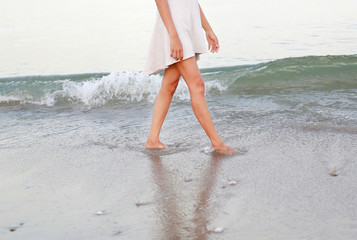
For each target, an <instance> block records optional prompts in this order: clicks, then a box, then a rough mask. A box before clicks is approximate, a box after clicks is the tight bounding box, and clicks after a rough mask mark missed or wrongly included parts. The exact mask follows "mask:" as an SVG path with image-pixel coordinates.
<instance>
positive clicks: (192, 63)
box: [175, 57, 202, 88]
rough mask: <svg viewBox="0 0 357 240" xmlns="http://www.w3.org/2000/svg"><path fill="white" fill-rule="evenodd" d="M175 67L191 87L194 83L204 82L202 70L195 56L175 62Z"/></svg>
mask: <svg viewBox="0 0 357 240" xmlns="http://www.w3.org/2000/svg"><path fill="white" fill-rule="evenodd" d="M175 67H176V69H177V70H178V72H179V74H180V75H181V76H182V77H183V79H184V80H185V82H186V84H187V86H188V87H189V88H190V86H191V85H192V84H197V82H202V77H201V72H200V70H199V68H198V66H197V61H196V58H195V57H191V58H188V59H185V60H183V61H182V62H177V63H175Z"/></svg>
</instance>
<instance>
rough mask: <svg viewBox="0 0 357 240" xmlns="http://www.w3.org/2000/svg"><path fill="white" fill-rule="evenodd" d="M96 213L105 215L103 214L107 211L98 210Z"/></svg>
mask: <svg viewBox="0 0 357 240" xmlns="http://www.w3.org/2000/svg"><path fill="white" fill-rule="evenodd" d="M96 214H97V215H103V214H105V211H97V212H96Z"/></svg>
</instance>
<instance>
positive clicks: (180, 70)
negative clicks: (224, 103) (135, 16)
mask: <svg viewBox="0 0 357 240" xmlns="http://www.w3.org/2000/svg"><path fill="white" fill-rule="evenodd" d="M156 5H157V7H158V10H159V13H160V16H161V18H162V20H163V22H164V24H165V27H166V29H167V31H168V33H169V35H170V49H171V57H173V58H174V59H176V60H180V62H177V63H175V64H172V65H170V66H169V67H168V68H167V69H166V70H165V73H164V77H163V80H162V84H161V89H160V92H159V94H158V96H157V98H156V101H155V106H154V112H153V119H152V124H151V130H150V133H149V137H148V140H147V142H146V145H145V148H148V149H162V148H165V147H166V145H165V144H163V143H162V142H160V139H159V134H160V130H161V127H162V124H163V122H164V120H165V117H166V114H167V112H168V110H169V107H170V104H171V100H172V97H173V95H174V93H175V90H176V88H177V85H178V82H179V79H180V77H181V76H182V77H183V79H184V80H185V82H186V84H187V86H188V89H189V91H190V97H191V104H192V109H193V112H194V114H195V116H196V118H197V120H198V121H199V123H200V124H201V126H202V128H203V129H204V131H205V132H206V134H207V136H208V137H209V139H210V140H211V143H212V147H213V148H214V149H215V151H217V152H219V153H222V154H234V153H237V151H236V150H235V149H233V148H231V147H229V146H228V145H226V144H224V142H223V141H222V140H221V139H220V138H219V136H218V134H217V131H216V129H215V127H214V124H213V122H212V119H211V115H210V113H209V110H208V107H207V103H206V99H205V96H204V93H205V85H204V82H203V80H202V76H201V73H200V70H199V69H198V66H197V62H196V59H195V58H194V57H191V58H188V59H185V60H183V61H182V58H183V50H182V43H181V41H180V38H179V36H178V34H177V31H176V28H175V25H174V23H173V20H172V16H171V13H170V9H169V6H168V3H167V0H156ZM200 15H201V22H202V28H203V29H204V30H205V31H206V38H207V42H208V49H209V50H210V51H211V52H212V53H214V52H218V50H219V44H218V39H217V37H216V35H215V34H214V32H213V30H212V28H211V26H210V25H209V23H208V21H207V19H206V17H205V15H204V14H203V11H202V9H201V7H200Z"/></svg>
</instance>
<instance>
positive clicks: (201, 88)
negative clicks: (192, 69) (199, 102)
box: [190, 75, 205, 95]
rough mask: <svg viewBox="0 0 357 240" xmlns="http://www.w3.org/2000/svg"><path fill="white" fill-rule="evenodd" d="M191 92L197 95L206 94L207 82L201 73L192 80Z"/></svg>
mask: <svg viewBox="0 0 357 240" xmlns="http://www.w3.org/2000/svg"><path fill="white" fill-rule="evenodd" d="M190 93H191V94H195V95H204V94H205V83H204V81H203V79H202V77H201V75H199V76H196V77H195V78H194V81H192V84H191V88H190Z"/></svg>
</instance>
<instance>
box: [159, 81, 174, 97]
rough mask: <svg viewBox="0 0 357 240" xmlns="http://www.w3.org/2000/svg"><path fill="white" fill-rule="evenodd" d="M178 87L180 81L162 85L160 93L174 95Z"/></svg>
mask: <svg viewBox="0 0 357 240" xmlns="http://www.w3.org/2000/svg"><path fill="white" fill-rule="evenodd" d="M177 85H178V81H175V82H172V83H169V84H165V85H162V86H161V90H160V91H161V92H162V93H164V94H166V95H174V93H175V91H176V88H177Z"/></svg>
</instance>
